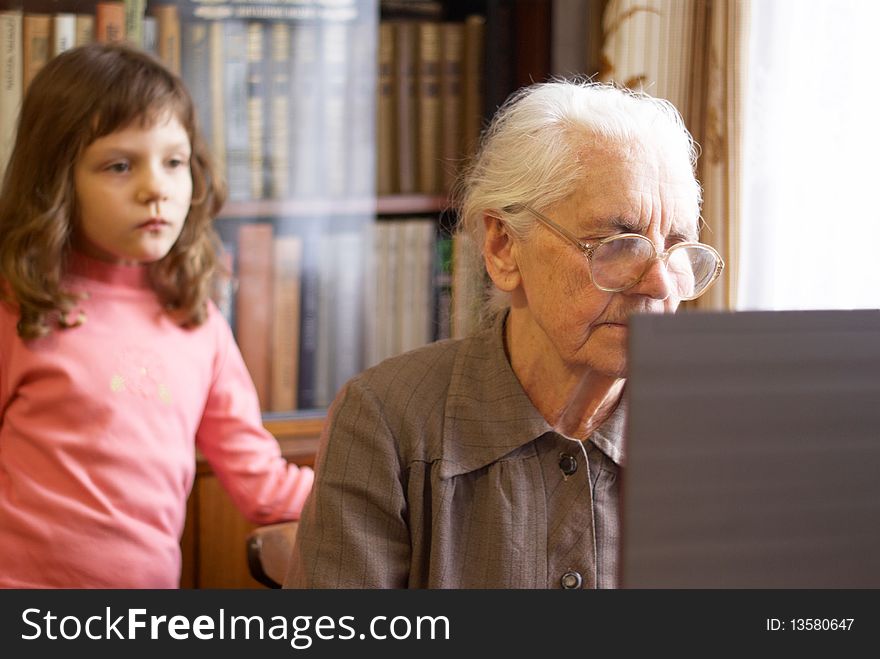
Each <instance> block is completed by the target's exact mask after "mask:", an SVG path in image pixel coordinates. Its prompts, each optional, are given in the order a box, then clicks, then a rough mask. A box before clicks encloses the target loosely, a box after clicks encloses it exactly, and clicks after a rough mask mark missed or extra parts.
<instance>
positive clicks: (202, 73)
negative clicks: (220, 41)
mask: <svg viewBox="0 0 880 659" xmlns="http://www.w3.org/2000/svg"><path fill="white" fill-rule="evenodd" d="M181 48H182V50H183V52H184V53H185V54H186V57H184V58H183V60H182V61H181V74H182V76H183V80H184V82H186V86H187V88H188V89H189V91H190V94H191V95H192V98H193V103H194V104H195V108H196V114H197V115H198V119H199V128H200V131H201V133H202V135H204V136H205V139H206V140H208V141H209V143H210V140H211V134H212V126H211V119H212V108H211V50H210V39H209V30H208V23H207V22H205V21H200V20H192V21H188V22H186V23H184V24H183V25H182V26H181Z"/></svg>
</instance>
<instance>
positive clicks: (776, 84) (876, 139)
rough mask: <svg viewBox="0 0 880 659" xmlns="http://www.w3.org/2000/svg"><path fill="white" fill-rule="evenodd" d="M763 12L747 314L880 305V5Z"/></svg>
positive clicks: (742, 289) (747, 238) (752, 99)
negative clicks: (766, 310) (879, 79)
mask: <svg viewBox="0 0 880 659" xmlns="http://www.w3.org/2000/svg"><path fill="white" fill-rule="evenodd" d="M751 7H752V9H751V11H752V23H751V32H750V34H751V37H750V39H751V43H750V53H749V74H748V77H749V88H748V96H747V99H746V113H745V126H744V139H745V144H744V153H745V161H744V168H743V172H744V181H743V183H744V198H743V208H744V213H743V223H742V234H741V263H740V266H741V267H740V274H739V300H738V304H737V306H738V307H739V308H742V309H816V308H841V309H844V308H875V307H880V162H878V161H880V83H878V77H880V65H878V63H880V36H878V33H877V26H878V25H880V3H876V2H874V1H873V0H843V1H839V0H833V1H832V0H811V1H810V2H803V1H802V0H774V1H773V2H768V1H762V0H759V1H757V2H753V3H752V5H751Z"/></svg>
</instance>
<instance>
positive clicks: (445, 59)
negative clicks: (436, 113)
mask: <svg viewBox="0 0 880 659" xmlns="http://www.w3.org/2000/svg"><path fill="white" fill-rule="evenodd" d="M440 29H441V33H440V35H441V36H440V38H441V60H440V117H441V119H440V122H441V126H440V169H441V183H442V184H441V186H440V187H441V190H442V191H443V192H449V191H450V190H451V189H452V186H453V185H454V183H455V178H456V176H457V175H458V171H459V167H460V164H461V159H462V150H463V144H462V120H463V117H464V111H463V108H462V103H463V96H462V86H463V64H464V23H443V24H442V25H441V28H440Z"/></svg>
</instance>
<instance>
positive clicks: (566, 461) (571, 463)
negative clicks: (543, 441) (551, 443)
mask: <svg viewBox="0 0 880 659" xmlns="http://www.w3.org/2000/svg"><path fill="white" fill-rule="evenodd" d="M559 468H560V469H561V470H562V473H563V474H565V475H566V476H571V475H572V474H573V473H574V472H576V471H577V470H578V461H577V458H575V457H574V456H573V455H569V454H568V453H563V454H561V455H560V456H559Z"/></svg>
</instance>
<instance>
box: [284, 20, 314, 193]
mask: <svg viewBox="0 0 880 659" xmlns="http://www.w3.org/2000/svg"><path fill="white" fill-rule="evenodd" d="M291 28H292V30H291V42H290V47H291V53H290V59H291V73H290V89H291V90H292V91H294V92H295V95H296V102H295V103H292V104H291V107H290V113H291V116H290V176H291V179H290V185H289V189H290V194H291V196H292V197H296V198H298V199H309V198H314V197H316V196H317V195H318V192H319V186H320V176H319V175H320V172H321V166H320V160H319V157H320V154H321V145H320V143H319V132H318V129H317V127H318V126H320V125H321V87H320V83H321V79H320V73H321V72H320V69H319V60H318V54H319V45H320V43H321V35H320V32H319V26H318V25H317V24H316V23H314V22H310V21H303V22H300V23H295V24H293V25H292V26H291Z"/></svg>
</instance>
